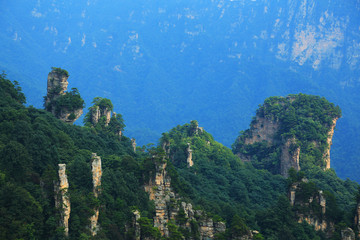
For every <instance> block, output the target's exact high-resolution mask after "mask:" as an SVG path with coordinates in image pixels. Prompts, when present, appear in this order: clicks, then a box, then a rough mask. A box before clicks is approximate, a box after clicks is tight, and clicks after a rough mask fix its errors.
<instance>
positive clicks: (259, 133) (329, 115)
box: [233, 94, 341, 177]
mask: <svg viewBox="0 0 360 240" xmlns="http://www.w3.org/2000/svg"><path fill="white" fill-rule="evenodd" d="M340 117H341V111H340V108H339V107H337V106H334V104H332V103H329V102H328V101H327V100H326V99H324V98H320V97H318V96H312V95H306V94H297V95H288V96H287V97H270V98H267V99H266V100H265V101H264V104H263V105H261V106H260V107H259V109H257V111H256V116H255V118H254V120H253V121H252V122H251V125H250V129H248V130H246V131H244V132H242V133H241V135H240V136H239V137H238V139H237V140H236V142H235V144H234V145H233V152H234V153H235V154H237V155H238V156H239V157H240V158H241V159H243V160H244V161H252V162H253V164H254V166H255V167H256V168H264V169H267V170H269V171H270V172H272V173H273V174H279V173H280V174H281V175H282V176H284V177H288V171H289V169H290V168H294V169H295V170H300V167H301V166H305V165H306V166H312V165H315V166H319V167H322V168H323V169H324V170H326V169H329V168H330V147H331V143H332V137H333V134H334V128H335V125H336V121H337V119H338V118H340ZM309 159H313V160H312V161H310V160H309Z"/></svg>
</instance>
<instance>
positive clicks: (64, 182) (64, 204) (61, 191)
mask: <svg viewBox="0 0 360 240" xmlns="http://www.w3.org/2000/svg"><path fill="white" fill-rule="evenodd" d="M58 166H59V171H58V174H59V183H58V184H57V185H55V206H56V208H57V209H60V211H61V214H60V215H61V220H60V225H61V226H63V227H64V232H65V236H68V235H69V218H70V212H71V209H70V199H69V196H68V189H69V182H68V179H67V175H66V164H59V165H58Z"/></svg>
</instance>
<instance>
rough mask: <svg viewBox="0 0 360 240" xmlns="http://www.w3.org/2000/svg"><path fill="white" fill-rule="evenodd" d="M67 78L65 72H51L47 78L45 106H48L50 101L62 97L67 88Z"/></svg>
mask: <svg viewBox="0 0 360 240" xmlns="http://www.w3.org/2000/svg"><path fill="white" fill-rule="evenodd" d="M68 78H69V76H68V75H67V74H66V73H65V72H59V71H56V70H52V71H51V72H50V73H49V74H48V77H47V98H46V101H45V104H48V103H49V102H50V101H51V100H54V99H56V98H58V97H59V96H61V95H64V93H65V91H66V90H67V87H68V85H69V82H68Z"/></svg>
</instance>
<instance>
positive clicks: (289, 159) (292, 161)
mask: <svg viewBox="0 0 360 240" xmlns="http://www.w3.org/2000/svg"><path fill="white" fill-rule="evenodd" d="M294 144H296V139H295V138H289V139H287V140H286V141H285V144H283V145H282V146H281V158H280V173H281V175H282V176H284V177H288V172H289V169H290V168H294V169H295V170H296V171H299V170H300V164H299V158H300V147H299V146H297V147H292V146H295V145H294ZM292 148H293V149H292Z"/></svg>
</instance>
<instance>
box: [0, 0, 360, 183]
mask: <svg viewBox="0 0 360 240" xmlns="http://www.w3.org/2000/svg"><path fill="white" fill-rule="evenodd" d="M359 5H360V3H359V1H355V0H353V1H348V2H346V3H344V2H343V1H340V0H337V1H323V2H318V1H314V0H311V1H309V0H302V1H295V0H289V1H287V2H278V1H275V2H274V1H272V2H269V1H265V0H262V1H259V0H258V1H242V0H241V1H230V2H225V1H222V0H219V1H211V2H208V1H197V2H196V3H194V2H190V1H188V2H187V1H185V2H184V1H183V2H171V3H169V2H164V1H160V2H157V3H153V4H148V2H147V1H136V2H133V1H122V2H121V3H113V2H111V1H101V2H99V1H91V0H87V1H85V0H82V1H77V2H76V3H68V2H65V1H50V2H38V1H35V0H32V1H27V2H26V3H22V2H21V3H20V2H19V1H12V2H11V3H9V2H7V3H5V2H3V3H0V6H1V10H0V11H1V12H0V13H1V17H0V19H1V21H0V26H1V27H2V29H4V31H3V32H2V33H0V34H1V60H0V66H1V68H3V69H4V70H6V71H7V72H8V73H9V75H10V76H11V77H12V78H17V79H23V80H24V81H23V82H24V83H23V84H22V86H23V88H24V91H25V93H26V95H27V96H28V99H29V101H28V102H29V104H32V105H34V106H36V107H40V106H41V105H42V104H41V102H42V98H41V96H44V95H45V92H44V89H45V81H43V80H44V79H45V78H46V76H45V75H44V73H45V72H47V70H48V69H50V67H53V66H55V67H62V68H65V69H67V70H68V71H69V72H72V73H73V74H72V75H71V77H70V81H71V83H72V84H74V85H76V86H78V88H79V90H80V92H81V93H82V94H83V96H84V98H85V101H86V102H87V103H88V104H89V103H90V102H91V100H92V96H93V95H97V96H102V97H107V98H111V99H112V100H113V102H114V103H115V105H116V106H118V108H119V109H115V111H117V112H122V113H123V114H124V115H125V116H126V118H127V119H126V120H127V121H128V122H129V124H128V129H127V131H128V133H129V136H130V135H131V136H134V137H135V138H136V139H137V140H138V143H140V144H146V143H147V142H150V141H152V142H156V140H157V138H158V137H159V136H160V133H161V132H164V131H165V130H167V129H169V128H171V127H172V126H174V125H176V124H178V123H179V122H182V123H185V122H188V121H189V120H190V119H198V120H199V121H201V122H202V123H203V124H204V126H205V127H206V129H209V131H211V132H213V133H214V136H215V137H216V138H217V139H219V140H220V141H221V142H222V143H224V144H225V145H227V146H230V144H231V143H232V142H233V141H234V139H235V138H236V132H237V131H238V130H239V129H246V127H247V124H248V122H249V121H250V119H251V116H252V115H253V112H254V111H255V109H256V107H257V105H258V104H260V103H261V102H263V100H264V99H265V98H267V97H269V96H275V95H276V96H286V95H288V94H296V93H299V92H302V93H306V94H315V95H321V96H324V97H326V98H327V99H329V100H331V101H332V102H335V103H336V104H338V105H340V106H341V108H342V109H343V118H342V119H341V120H340V121H339V122H338V129H340V130H341V131H339V132H340V133H339V134H337V135H336V137H335V139H334V150H335V149H336V152H337V154H334V161H333V162H334V164H333V166H334V168H335V169H337V170H338V172H339V175H340V176H342V177H344V178H345V177H351V178H352V179H357V180H358V176H357V174H356V172H354V171H355V170H354V169H356V165H357V163H358V162H359V161H360V159H359V157H358V156H360V152H359V149H360V148H359V147H358V142H360V141H359V137H358V136H359V134H357V133H358V132H359V131H360V125H359V122H360V121H359V118H360V116H359V114H358V113H359V112H360V109H359V105H358V104H357V103H358V102H359V101H360V99H359V95H358V94H357V92H358V90H359V80H358V77H357V76H358V75H359V59H358V55H359V43H360V40H359V36H358V27H359V26H358V22H359V21H358V20H359V14H358V13H359ZM69 26H71V27H69ZM149 109H152V110H151V111H149ZM179 109H182V111H179ZM230 113H231V114H230ZM163 119H166V121H162V120H163ZM223 122H226V123H227V124H220V123H223ZM349 128H350V129H352V131H346V129H349ZM342 143H345V144H342ZM341 156H345V157H346V158H347V159H349V161H348V162H347V164H346V165H343V164H342V162H341Z"/></svg>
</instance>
